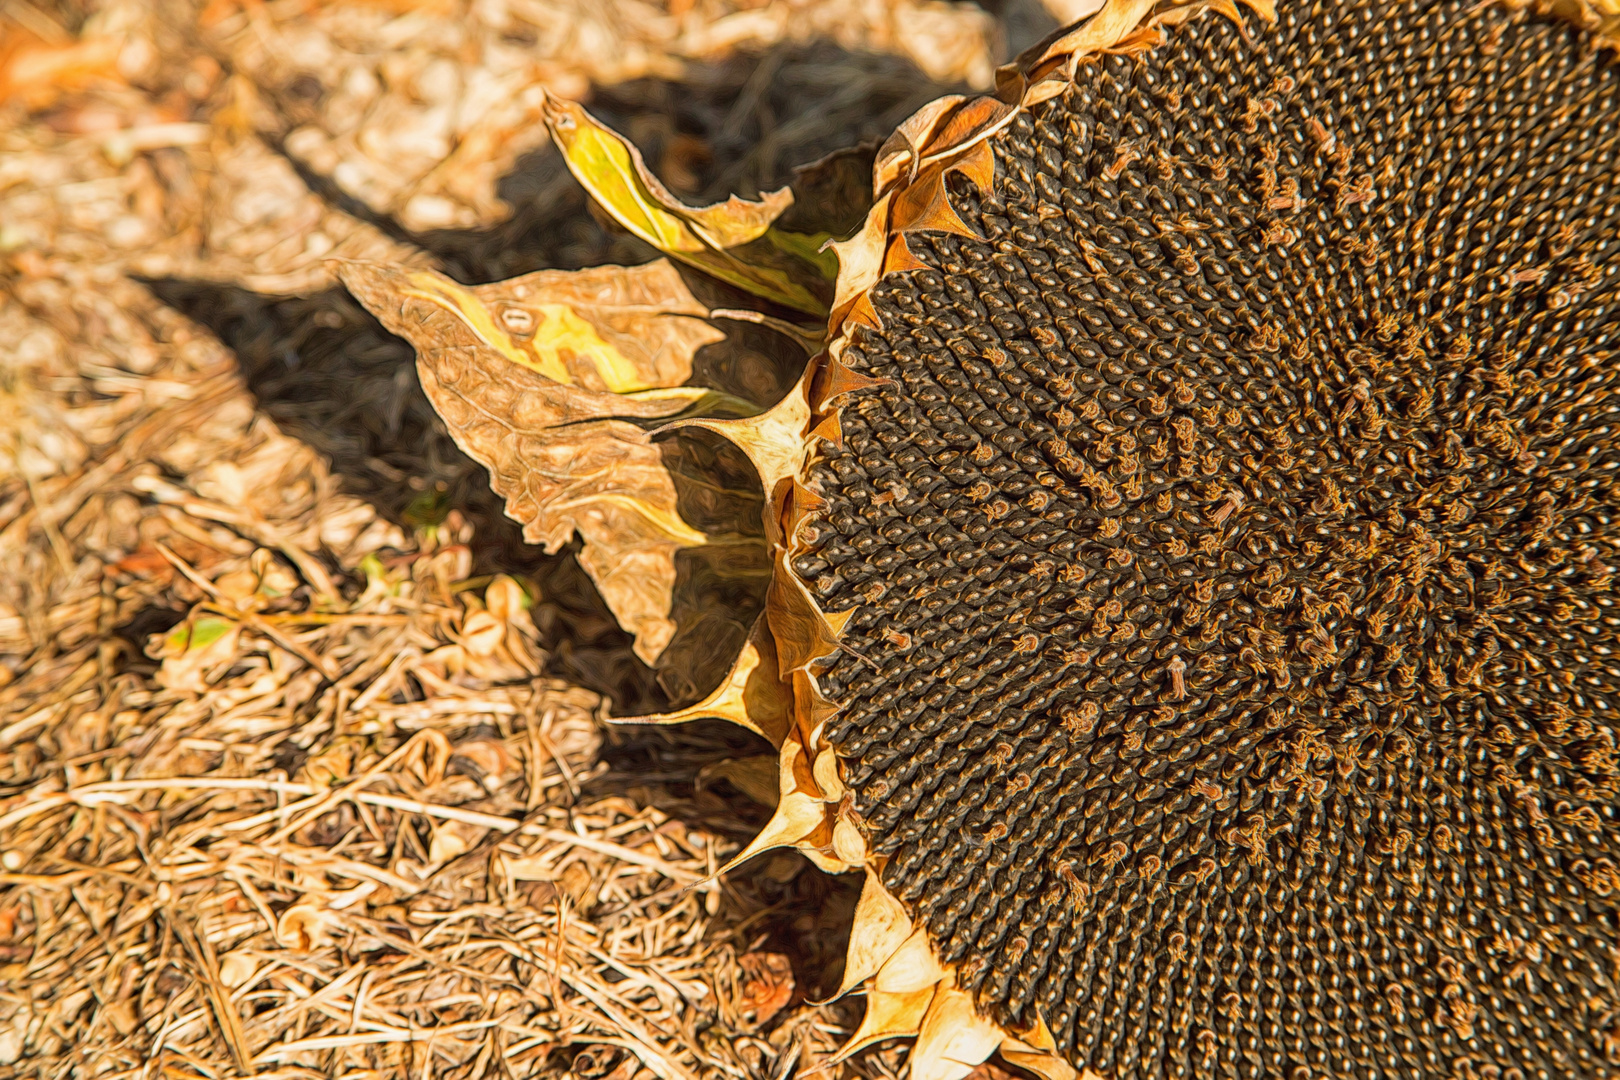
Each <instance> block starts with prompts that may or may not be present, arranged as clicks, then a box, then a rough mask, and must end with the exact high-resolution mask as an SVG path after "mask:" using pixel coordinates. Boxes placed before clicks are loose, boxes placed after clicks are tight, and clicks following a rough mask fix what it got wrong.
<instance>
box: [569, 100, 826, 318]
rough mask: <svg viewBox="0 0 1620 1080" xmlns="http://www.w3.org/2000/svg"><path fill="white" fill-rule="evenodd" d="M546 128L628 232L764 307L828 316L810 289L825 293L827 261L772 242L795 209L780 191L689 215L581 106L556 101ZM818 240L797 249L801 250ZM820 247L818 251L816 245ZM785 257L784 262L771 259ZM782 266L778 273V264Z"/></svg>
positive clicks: (636, 155) (691, 210)
mask: <svg viewBox="0 0 1620 1080" xmlns="http://www.w3.org/2000/svg"><path fill="white" fill-rule="evenodd" d="M546 124H547V126H548V127H549V128H550V130H551V136H552V139H553V140H555V142H556V144H557V147H558V149H559V150H561V152H562V155H563V159H564V160H565V161H566V162H567V163H568V168H569V170H570V171H571V172H572V173H573V174H574V176H575V178H576V179H578V180H579V182H580V183H581V184H582V185H583V186H584V187H585V189H586V190H587V191H588V192H590V194H591V197H592V198H593V199H595V200H596V201H597V203H599V204H600V205H601V206H602V207H603V208H604V209H605V210H607V212H608V213H610V214H612V215H613V217H614V218H615V219H616V220H617V221H618V222H619V223H620V224H621V225H623V226H624V227H625V228H626V229H629V230H630V231H631V232H632V233H634V234H636V235H637V236H639V237H641V238H642V239H643V240H645V241H647V242H648V243H649V244H651V245H653V246H654V247H656V248H657V249H658V250H660V251H662V252H664V253H666V254H668V255H671V256H673V257H674V258H677V259H680V260H681V261H682V262H684V263H687V264H689V265H691V266H694V267H696V268H697V269H699V270H702V271H703V272H704V273H706V274H709V275H711V276H713V277H716V278H718V279H720V280H721V281H724V282H727V283H728V284H731V285H735V286H736V287H737V288H739V289H743V290H745V291H747V292H750V293H752V294H754V295H755V296H758V297H761V298H763V299H766V300H770V301H773V302H775V303H778V304H783V305H785V306H787V307H790V308H793V309H795V310H797V311H803V312H805V313H807V314H810V315H816V316H822V315H825V314H826V312H827V305H826V304H825V303H823V302H822V300H821V299H820V298H819V297H818V296H817V295H816V293H815V292H813V291H811V289H810V288H809V287H807V286H808V285H811V284H815V285H823V284H825V283H826V282H828V281H830V280H831V278H832V276H833V274H835V273H836V267H834V268H833V273H832V274H830V273H828V264H827V263H826V261H825V260H824V259H818V258H808V259H807V258H805V257H803V256H802V255H800V254H799V252H797V251H794V250H792V248H793V246H794V244H795V242H794V241H786V242H784V241H783V240H781V239H779V238H778V237H779V236H780V234H778V236H773V237H769V240H770V242H769V243H767V244H765V245H764V248H763V250H760V251H756V250H755V249H757V248H759V244H758V243H757V242H758V241H760V240H761V239H762V238H766V237H767V230H770V232H773V233H774V232H777V230H771V229H770V225H771V222H773V221H775V220H776V218H777V217H778V216H780V215H781V213H782V212H783V211H784V210H786V209H787V208H788V207H789V206H791V205H792V203H793V192H792V190H791V189H790V188H782V189H781V190H779V191H773V192H771V193H769V194H767V195H766V196H765V197H764V198H762V199H761V200H760V201H758V202H752V201H750V200H747V199H741V198H738V197H736V196H733V197H731V198H730V199H727V200H726V201H725V202H723V203H715V204H714V205H712V206H701V207H691V206H686V205H685V204H683V203H682V202H681V201H680V200H679V199H677V198H675V196H674V195H672V194H671V193H670V191H669V189H667V188H666V187H664V185H663V184H661V183H660V182H659V181H658V179H657V177H655V176H653V175H652V172H651V171H650V170H649V169H648V168H647V165H646V162H645V161H643V160H642V157H641V152H640V151H639V150H637V149H636V148H635V147H634V146H632V145H631V144H630V143H629V141H627V140H626V139H625V138H624V137H623V136H621V135H619V134H618V133H617V132H615V131H613V130H611V129H610V128H608V127H606V126H604V125H603V124H602V123H601V122H600V121H598V120H597V119H596V118H595V117H593V116H591V114H590V113H588V112H586V111H585V109H584V108H582V107H581V106H580V105H578V104H576V103H574V102H571V101H564V100H562V99H560V98H550V99H548V100H547V102H546ZM811 239H812V238H808V237H807V238H805V240H804V241H801V242H798V243H797V246H798V247H800V248H803V247H805V246H807V245H808V243H809V242H810V240H811ZM818 246H819V245H818ZM772 253H781V254H784V255H786V256H787V258H785V259H780V260H779V259H773V258H769V255H770V254H772ZM778 262H780V263H783V264H784V265H777V263H778Z"/></svg>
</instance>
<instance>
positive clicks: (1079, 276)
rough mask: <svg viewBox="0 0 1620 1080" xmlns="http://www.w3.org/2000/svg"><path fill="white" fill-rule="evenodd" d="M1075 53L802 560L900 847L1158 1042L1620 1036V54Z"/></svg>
mask: <svg viewBox="0 0 1620 1080" xmlns="http://www.w3.org/2000/svg"><path fill="white" fill-rule="evenodd" d="M1255 33H1256V38H1255V40H1254V41H1253V42H1252V43H1251V42H1248V41H1246V40H1245V39H1244V38H1243V36H1241V35H1240V34H1239V32H1238V31H1237V30H1236V29H1235V28H1234V27H1233V26H1232V25H1231V24H1230V23H1229V22H1227V21H1226V20H1224V19H1221V18H1217V17H1214V16H1208V15H1206V16H1205V17H1203V18H1202V19H1200V20H1198V21H1196V22H1194V23H1192V24H1189V25H1186V26H1183V27H1180V28H1177V29H1174V30H1172V31H1171V32H1170V39H1169V41H1168V43H1167V44H1165V45H1163V46H1161V47H1159V48H1157V49H1155V50H1154V51H1152V52H1151V53H1149V54H1148V55H1146V56H1145V57H1139V58H1129V57H1110V58H1106V59H1103V60H1101V61H1100V62H1096V63H1091V64H1088V65H1086V66H1083V67H1082V68H1081V69H1080V72H1079V75H1078V77H1077V82H1076V85H1075V86H1074V88H1073V89H1072V90H1071V91H1070V92H1068V93H1067V94H1065V95H1063V96H1061V97H1059V98H1056V99H1054V100H1052V101H1049V102H1047V103H1044V104H1042V105H1039V106H1036V107H1034V108H1033V109H1032V110H1031V111H1030V112H1029V113H1028V114H1026V115H1023V116H1021V117H1020V118H1019V119H1018V121H1017V122H1016V123H1015V124H1014V125H1013V126H1011V127H1010V128H1009V129H1008V130H1005V131H1004V132H1002V133H1000V134H998V135H997V136H996V137H995V138H994V140H993V149H994V153H995V159H996V179H995V184H994V190H993V191H991V192H981V191H978V190H976V189H975V188H974V187H973V186H972V185H971V184H970V183H968V182H967V181H965V180H963V179H962V178H961V177H960V176H955V177H953V178H952V181H951V182H952V184H953V188H952V191H951V199H952V204H953V205H954V206H955V208H956V209H957V210H958V212H959V213H960V214H961V216H962V218H963V220H965V221H966V222H968V223H969V224H970V225H971V226H972V227H973V228H974V229H975V230H977V231H978V232H979V234H980V235H981V236H982V237H983V239H982V240H974V239H964V238H961V237H957V236H954V235H947V234H941V233H932V234H913V235H912V236H911V237H910V245H911V249H912V251H913V252H914V254H916V256H917V257H918V258H919V259H920V260H921V261H922V262H923V263H925V264H926V266H927V268H926V269H924V270H919V271H914V272H909V273H906V274H901V275H896V276H893V277H891V278H888V279H886V280H885V281H884V282H883V284H882V285H881V286H880V287H879V288H878V289H877V291H876V294H875V297H874V299H875V303H876V307H877V309H878V312H879V314H880V315H881V317H882V320H883V328H882V329H881V330H880V331H875V332H867V331H862V332H861V333H860V334H859V335H858V337H857V339H856V340H855V342H854V343H853V345H852V347H851V348H850V350H849V352H848V353H847V355H846V359H847V360H848V362H849V363H850V364H851V365H852V366H853V367H855V368H856V369H857V370H858V371H860V372H862V373H864V374H867V375H870V376H875V377H880V378H884V379H888V380H892V381H891V382H890V383H889V384H887V385H885V386H882V387H879V388H873V389H868V390H865V391H862V392H861V393H859V394H857V395H854V396H852V397H850V398H848V399H845V402H844V405H843V408H842V417H841V418H842V423H843V431H844V441H843V444H842V446H841V447H839V448H829V449H827V450H826V451H825V452H824V454H823V455H822V457H821V458H820V459H819V460H818V461H817V463H816V464H815V465H814V466H813V467H812V468H811V469H810V471H809V475H808V477H807V480H808V482H809V484H810V485H811V486H812V487H813V488H814V489H815V490H817V491H818V492H820V493H821V494H822V495H823V497H824V498H825V499H826V503H827V505H826V508H825V510H824V511H823V512H822V513H821V514H820V516H819V517H818V518H817V519H815V520H813V521H812V522H811V523H810V524H809V525H808V526H807V527H806V528H805V530H804V532H803V534H802V535H803V537H804V538H805V540H806V543H807V548H806V550H805V551H804V553H803V554H802V555H800V556H799V557H798V558H797V560H796V562H795V569H796V571H797V572H798V574H799V575H800V576H801V577H802V578H803V579H804V580H805V581H807V582H809V583H810V585H811V588H812V589H813V591H814V592H815V594H816V595H817V596H818V599H819V600H820V602H821V603H822V605H823V607H824V608H825V609H826V610H828V611H833V612H841V611H848V610H849V609H851V608H854V609H855V610H856V614H855V615H854V617H853V620H852V621H851V622H850V624H849V626H848V628H847V631H846V641H847V642H848V644H849V646H850V648H849V649H848V650H847V651H845V652H843V653H841V654H840V655H839V656H838V657H837V658H836V659H835V660H834V661H833V662H832V663H831V666H830V668H829V669H828V670H827V671H826V672H825V673H824V674H823V675H822V676H821V683H822V686H823V688H824V690H825V691H826V693H827V694H828V695H829V696H830V697H831V698H832V700H833V701H834V702H835V703H836V704H837V705H838V706H839V707H840V711H839V713H838V714H837V716H836V717H835V718H834V719H833V720H832V721H831V722H830V723H829V726H828V735H829V738H830V739H831V741H832V743H833V745H834V747H835V748H836V749H837V751H838V753H839V754H840V756H841V759H842V761H843V765H844V769H845V774H846V777H847V780H848V783H849V786H850V789H851V790H852V792H853V794H854V800H855V802H854V805H855V809H856V811H857V812H858V813H859V815H861V818H862V820H863V822H864V825H863V828H864V829H865V831H866V833H867V835H868V837H869V841H870V843H871V845H872V848H873V850H874V852H875V853H876V854H877V855H879V856H880V857H882V858H883V859H884V860H885V861H884V863H883V880H884V882H885V883H886V885H887V886H888V888H889V889H890V890H891V891H892V892H893V893H894V894H895V895H896V896H898V897H899V898H900V899H901V900H902V902H903V903H904V904H905V905H906V906H907V907H908V909H909V910H911V911H912V912H913V913H914V914H915V915H916V916H917V917H918V918H919V919H921V920H922V921H923V923H925V924H926V926H927V928H928V930H929V933H930V936H931V938H932V940H933V941H934V943H935V944H936V947H937V949H938V951H939V953H940V954H941V956H942V958H943V959H944V960H945V961H947V962H949V963H952V964H956V965H959V968H960V978H961V981H962V983H963V984H964V985H965V986H967V987H969V988H971V989H972V990H973V992H974V993H975V994H976V995H977V998H978V1000H979V1002H980V1003H981V1004H982V1005H983V1007H984V1008H986V1009H987V1010H988V1011H989V1012H990V1013H991V1014H992V1015H993V1016H995V1017H996V1018H997V1019H999V1020H1001V1021H1002V1022H1003V1023H1006V1024H1008V1025H1017V1026H1027V1025H1030V1024H1032V1023H1034V1021H1035V1020H1036V1017H1037V1016H1040V1017H1044V1019H1045V1020H1046V1022H1047V1023H1048V1024H1049V1025H1050V1027H1051V1029H1052V1031H1053V1032H1054V1034H1055V1035H1056V1037H1057V1039H1058V1043H1059V1046H1060V1048H1061V1050H1062V1051H1063V1052H1064V1053H1065V1054H1066V1055H1068V1056H1069V1057H1070V1059H1071V1060H1072V1061H1073V1062H1074V1063H1075V1064H1076V1065H1083V1066H1089V1067H1090V1068H1092V1069H1094V1070H1096V1071H1098V1072H1100V1073H1102V1074H1103V1075H1105V1076H1112V1077H1120V1078H1125V1077H1206V1076H1208V1077H1214V1076H1222V1077H1227V1076H1230V1077H1256V1078H1258V1077H1266V1078H1272V1077H1278V1078H1287V1080H1305V1078H1308V1077H1326V1076H1333V1077H1353V1078H1375V1077H1379V1078H1383V1077H1388V1078H1397V1077H1398V1078H1416V1077H1442V1076H1443V1077H1470V1078H1472V1077H1480V1078H1490V1080H1529V1078H1534V1077H1550V1078H1552V1077H1556V1078H1562V1077H1581V1078H1597V1077H1608V1076H1615V1075H1620V1067H1617V1065H1620V951H1617V944H1620V844H1617V836H1620V832H1617V830H1620V822H1617V820H1616V811H1615V802H1616V798H1617V796H1620V744H1617V741H1616V729H1617V727H1620V723H1617V712H1616V710H1617V709H1620V609H1617V608H1616V606H1615V604H1614V601H1613V599H1612V592H1611V583H1612V582H1613V580H1614V574H1615V572H1616V568H1617V567H1620V528H1617V524H1620V490H1617V486H1616V484H1617V470H1620V356H1617V355H1616V351H1617V350H1616V342H1617V340H1620V297H1617V282H1620V259H1617V258H1616V247H1617V244H1620V240H1617V236H1620V198H1617V185H1620V74H1617V71H1616V68H1615V65H1614V64H1613V63H1612V62H1605V61H1603V60H1602V59H1601V58H1597V57H1594V56H1592V55H1590V52H1589V50H1588V49H1587V48H1586V47H1585V45H1584V42H1583V40H1582V38H1581V36H1580V35H1579V34H1578V33H1577V32H1575V31H1573V30H1569V29H1567V28H1565V27H1563V26H1561V25H1556V24H1553V23H1549V22H1541V21H1536V20H1534V19H1530V18H1525V17H1523V16H1515V15H1513V14H1510V13H1507V12H1504V11H1500V10H1495V9H1483V8H1482V7H1481V6H1480V5H1477V4H1475V3H1474V2H1473V0H1467V2H1447V3H1404V4H1399V3H1383V2H1365V0H1363V2H1349V3H1344V4H1338V3H1334V4H1321V5H1315V6H1312V5H1307V4H1303V3H1288V4H1285V5H1284V6H1283V7H1282V10H1281V11H1280V12H1279V24H1278V25H1277V26H1276V27H1274V28H1257V30H1256V31H1255Z"/></svg>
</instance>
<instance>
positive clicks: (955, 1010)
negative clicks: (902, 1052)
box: [909, 987, 1002, 1080]
mask: <svg viewBox="0 0 1620 1080" xmlns="http://www.w3.org/2000/svg"><path fill="white" fill-rule="evenodd" d="M1001 1039H1002V1034H1001V1029H1000V1028H999V1027H997V1026H996V1024H995V1023H994V1022H993V1021H991V1020H987V1019H985V1018H984V1017H982V1016H980V1015H979V1014H978V1012H977V1011H975V1010H974V1008H973V997H972V995H970V994H968V993H967V992H966V991H965V990H958V989H956V988H955V987H941V988H940V989H939V991H938V992H937V993H935V995H934V1000H933V1001H931V1002H930V1003H929V1005H928V1013H927V1015H925V1016H924V1017H923V1022H922V1028H921V1030H919V1031H918V1032H917V1047H916V1049H914V1050H913V1051H912V1052H911V1058H910V1061H909V1064H910V1065H911V1080H964V1078H965V1077H966V1076H967V1074H968V1073H970V1072H972V1071H973V1070H974V1069H975V1068H976V1067H977V1066H979V1065H980V1064H982V1063H983V1062H985V1061H986V1060H988V1059H989V1057H990V1055H991V1054H993V1053H995V1052H996V1047H997V1046H998V1045H1000V1043H1001Z"/></svg>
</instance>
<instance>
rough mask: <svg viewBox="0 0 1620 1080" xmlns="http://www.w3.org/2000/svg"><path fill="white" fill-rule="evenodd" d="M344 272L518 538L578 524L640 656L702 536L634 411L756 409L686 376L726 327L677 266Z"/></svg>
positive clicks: (584, 559)
mask: <svg viewBox="0 0 1620 1080" xmlns="http://www.w3.org/2000/svg"><path fill="white" fill-rule="evenodd" d="M340 273H341V275H342V277H343V281H344V283H345V284H346V285H347V286H348V288H349V290H350V291H351V292H352V293H354V295H355V296H356V297H357V298H358V299H359V300H360V301H361V302H362V303H363V304H365V305H366V306H367V307H368V308H370V309H371V311H372V312H373V313H374V314H375V315H376V316H377V317H378V318H379V319H381V320H382V322H383V325H385V326H386V327H388V329H389V330H391V331H393V332H394V333H396V334H399V335H400V336H402V337H404V338H406V339H408V340H409V341H410V342H411V343H412V344H413V345H415V346H416V351H417V370H418V372H419V374H420V376H421V380H422V388H423V389H424V390H425V391H426V392H427V396H428V399H429V400H430V401H431V402H432V403H433V406H434V408H436V409H437V410H438V411H439V414H440V415H441V416H442V417H444V420H445V423H446V424H447V425H448V427H449V429H450V433H451V435H452V436H453V437H454V438H455V440H456V443H457V445H459V446H460V447H461V448H462V449H463V450H465V451H466V452H467V453H468V454H469V455H471V456H472V457H473V458H475V459H477V460H478V461H479V462H481V463H483V464H484V465H486V466H488V467H489V470H490V483H491V486H492V487H493V488H494V489H495V491H496V492H497V493H498V494H500V495H503V496H504V497H505V498H506V511H507V513H508V514H509V515H511V516H512V517H513V518H515V519H516V520H518V521H519V522H521V523H522V524H523V526H524V530H523V535H524V538H525V539H527V540H528V541H529V542H530V543H533V544H541V545H544V546H545V548H546V549H547V550H549V551H556V550H558V549H559V548H561V547H562V546H563V545H565V544H567V543H569V542H570V541H571V540H572V539H573V537H574V534H575V533H576V532H577V533H579V535H580V536H581V537H583V539H584V541H585V546H584V549H583V550H582V551H581V553H580V557H579V558H580V564H581V565H582V566H583V567H584V568H585V570H586V572H587V573H589V574H590V575H591V578H592V579H593V580H594V581H595V582H596V585H597V588H598V589H599V590H600V591H601V593H602V598H603V600H605V601H606V602H607V605H608V607H609V608H610V609H611V610H612V612H613V614H614V615H615V616H616V617H617V618H618V620H619V623H620V625H622V626H623V627H624V628H625V629H626V630H627V631H629V632H630V633H631V634H632V635H634V636H635V639H636V651H637V653H638V654H639V655H641V656H642V658H643V659H645V660H647V661H649V662H651V661H652V660H653V659H655V658H656V657H657V656H658V654H659V653H660V652H662V651H663V648H664V646H665V645H666V644H668V642H669V641H670V639H671V637H673V636H674V632H675V624H674V622H673V620H672V619H671V617H670V613H671V605H672V601H671V592H672V590H673V588H674V585H675V577H676V574H675V554H676V552H677V551H679V550H680V549H682V548H688V547H695V546H698V545H701V544H703V543H705V542H706V540H707V537H706V536H705V535H704V534H703V533H702V532H700V531H699V530H697V529H695V528H693V527H692V526H691V525H689V524H688V523H687V522H686V521H685V520H683V519H682V517H681V515H680V513H679V511H678V510H677V508H676V491H675V484H674V481H673V479H672V478H671V476H670V474H669V471H668V469H667V468H666V467H665V464H664V460H663V455H662V453H661V452H660V450H659V448H658V446H657V445H656V444H654V443H653V441H652V439H651V438H650V436H649V435H648V433H647V431H646V430H645V428H644V426H643V425H642V424H638V423H636V421H638V420H641V421H651V420H657V419H659V418H662V417H673V416H675V415H677V414H679V413H682V412H687V411H694V410H705V409H723V410H725V411H727V412H730V413H731V414H733V415H735V414H737V413H740V412H745V411H748V410H749V409H750V408H751V407H750V406H749V405H748V403H746V402H740V401H738V400H737V399H736V398H731V397H729V396H727V395H724V394H719V393H716V392H715V391H711V390H706V389H704V388H702V387H692V386H683V385H680V384H681V383H683V382H685V381H686V380H687V379H689V378H690V377H691V374H692V358H693V355H694V354H695V353H696V352H697V350H698V349H700V348H702V347H703V346H705V345H710V344H713V343H715V342H718V341H720V340H721V339H722V338H723V336H724V335H723V334H721V333H720V331H718V330H716V329H714V328H713V327H712V326H710V325H709V324H708V323H707V322H705V321H703V318H702V316H703V315H705V314H706V311H705V309H704V308H703V306H702V305H701V304H699V303H698V302H697V300H696V299H695V298H694V297H693V296H692V294H691V292H690V291H689V290H688V289H687V287H686V285H685V283H684V282H683V281H682V280H681V277H680V275H679V274H678V273H677V272H676V271H675V269H674V267H673V266H671V265H670V264H669V263H668V262H666V261H662V260H660V261H659V262H655V263H651V264H649V265H647V266H641V267H633V268H622V267H611V266H609V267H595V268H593V269H590V270H584V271H579V272H577V273H565V272H560V271H541V272H539V273H535V274H527V275H525V276H523V277H519V278H513V279H511V280H510V281H503V282H497V283H495V284H492V285H480V286H475V287H468V286H463V285H458V284H457V283H455V282H453V281H450V280H449V279H448V278H445V277H443V276H442V275H439V274H435V273H432V272H429V271H415V270H406V269H399V268H392V267H385V266H379V265H375V264H369V263H345V264H343V265H342V266H341V268H340ZM471 647H472V646H471V645H470V646H469V648H471ZM474 651H475V652H476V650H475V649H474Z"/></svg>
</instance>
